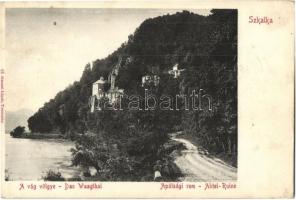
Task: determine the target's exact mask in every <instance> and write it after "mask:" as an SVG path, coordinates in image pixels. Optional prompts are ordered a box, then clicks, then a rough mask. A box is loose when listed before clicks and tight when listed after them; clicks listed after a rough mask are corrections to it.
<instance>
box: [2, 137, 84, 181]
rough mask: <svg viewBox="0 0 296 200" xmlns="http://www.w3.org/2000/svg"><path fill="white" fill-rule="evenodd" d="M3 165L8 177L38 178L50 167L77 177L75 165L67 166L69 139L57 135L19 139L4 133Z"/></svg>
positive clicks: (68, 161)
mask: <svg viewBox="0 0 296 200" xmlns="http://www.w3.org/2000/svg"><path fill="white" fill-rule="evenodd" d="M5 139H6V141H5V145H6V147H5V151H6V152H5V158H6V163H5V169H7V170H8V174H9V180H15V181H18V180H41V179H42V176H44V175H45V173H46V172H47V171H48V170H49V169H52V170H54V171H59V172H61V174H62V176H63V177H65V178H71V177H77V175H78V174H79V173H80V171H79V168H77V167H73V166H71V152H70V149H71V148H73V147H74V143H73V142H71V141H66V140H61V139H20V138H12V137H10V135H9V134H6V135H5Z"/></svg>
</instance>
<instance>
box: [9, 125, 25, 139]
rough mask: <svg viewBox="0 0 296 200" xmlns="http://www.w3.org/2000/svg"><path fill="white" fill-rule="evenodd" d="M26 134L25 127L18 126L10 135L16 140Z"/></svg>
mask: <svg viewBox="0 0 296 200" xmlns="http://www.w3.org/2000/svg"><path fill="white" fill-rule="evenodd" d="M24 133H25V127H24V126H18V127H16V128H15V129H14V130H13V131H11V132H10V135H11V136H12V137H14V138H20V137H22V135H23V134H24Z"/></svg>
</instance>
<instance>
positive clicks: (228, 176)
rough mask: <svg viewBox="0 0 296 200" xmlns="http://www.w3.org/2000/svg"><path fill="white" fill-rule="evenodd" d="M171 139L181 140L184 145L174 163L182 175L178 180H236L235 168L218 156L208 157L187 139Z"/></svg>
mask: <svg viewBox="0 0 296 200" xmlns="http://www.w3.org/2000/svg"><path fill="white" fill-rule="evenodd" d="M171 139H172V140H175V141H178V142H181V143H183V144H184V146H185V147H186V149H185V150H182V151H181V155H180V156H178V157H176V159H175V163H176V165H177V166H178V167H179V168H180V170H181V172H182V173H183V175H184V177H181V178H180V179H181V180H180V181H196V182H197V181H227V180H236V178H237V169H236V168H235V167H232V166H230V165H228V164H226V163H225V162H223V161H222V160H220V159H218V158H210V157H208V156H206V153H205V152H203V151H201V150H199V149H198V148H197V147H196V146H195V145H193V144H192V143H191V142H190V141H189V140H187V139H182V138H176V134H174V135H172V137H171Z"/></svg>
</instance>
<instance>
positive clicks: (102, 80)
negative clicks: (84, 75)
mask: <svg viewBox="0 0 296 200" xmlns="http://www.w3.org/2000/svg"><path fill="white" fill-rule="evenodd" d="M103 83H106V81H105V80H104V78H103V77H102V76H101V78H100V79H99V80H97V81H96V82H94V83H93V84H103Z"/></svg>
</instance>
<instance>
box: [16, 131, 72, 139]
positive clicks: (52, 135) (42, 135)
mask: <svg viewBox="0 0 296 200" xmlns="http://www.w3.org/2000/svg"><path fill="white" fill-rule="evenodd" d="M15 138H21V139H66V137H65V136H64V135H61V134H56V133H49V134H48V133H28V132H27V133H24V134H22V136H20V137H15Z"/></svg>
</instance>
